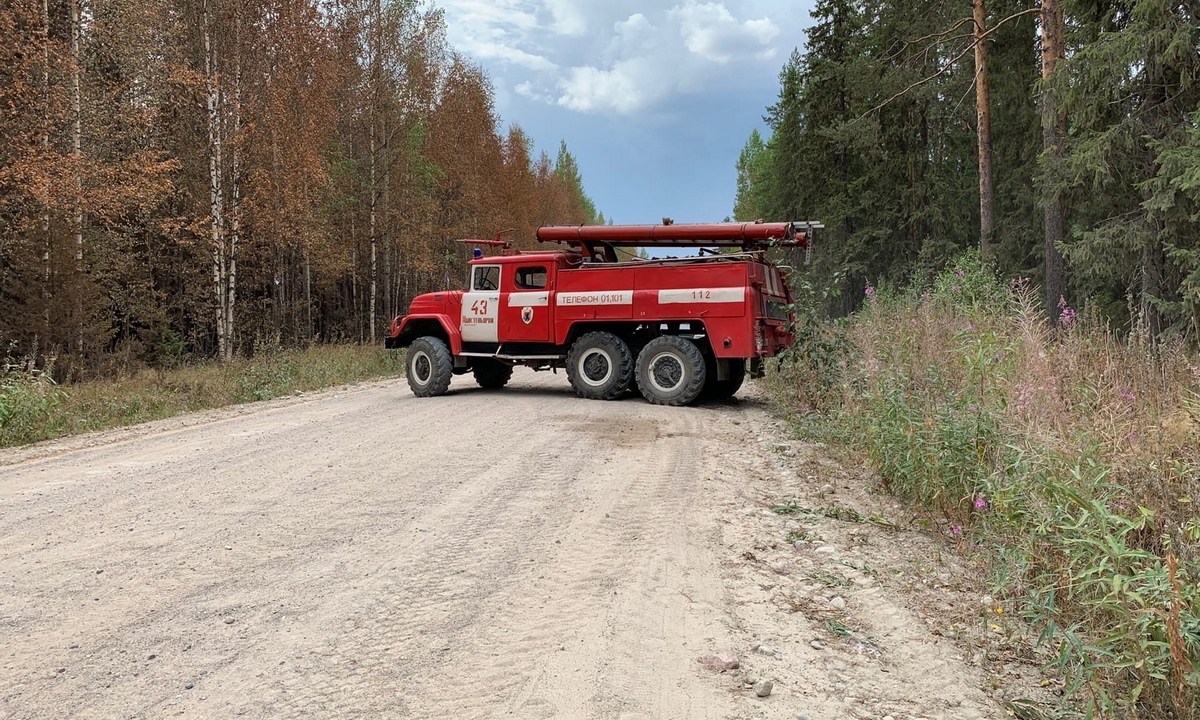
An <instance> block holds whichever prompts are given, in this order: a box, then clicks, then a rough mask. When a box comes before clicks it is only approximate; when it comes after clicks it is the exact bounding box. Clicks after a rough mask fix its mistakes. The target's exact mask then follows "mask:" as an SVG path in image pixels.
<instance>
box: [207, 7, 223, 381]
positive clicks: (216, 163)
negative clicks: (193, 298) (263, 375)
mask: <svg viewBox="0 0 1200 720" xmlns="http://www.w3.org/2000/svg"><path fill="white" fill-rule="evenodd" d="M215 64H216V63H215V60H214V57H213V47H212V27H211V17H210V6H209V2H208V0H205V2H204V77H205V82H206V84H207V90H208V178H209V186H208V188H209V215H210V217H211V225H210V228H211V233H212V237H211V242H212V258H213V295H214V296H215V299H216V302H217V357H219V358H220V359H221V360H222V361H225V360H226V359H227V356H226V352H227V348H226V345H227V341H228V333H227V329H226V324H225V323H226V308H227V303H226V298H225V282H224V281H225V277H226V275H227V272H228V271H227V269H226V267H225V242H224V238H223V237H222V230H223V227H224V213H225V207H224V205H225V198H224V193H223V190H222V188H221V125H220V123H221V117H220V101H221V98H220V88H219V87H218V85H217V76H216V70H215V67H214V66H215Z"/></svg>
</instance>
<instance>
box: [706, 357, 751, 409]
mask: <svg viewBox="0 0 1200 720" xmlns="http://www.w3.org/2000/svg"><path fill="white" fill-rule="evenodd" d="M708 373H709V375H708V382H706V383H705V385H704V392H702V393H701V394H700V397H701V399H704V400H711V401H713V402H721V401H722V400H728V399H729V398H731V397H733V395H734V393H736V392H737V391H738V390H739V389H740V388H741V387H742V383H743V382H744V381H745V380H746V361H745V360H743V359H741V358H731V359H730V360H729V377H728V378H727V379H725V380H718V379H717V371H716V366H715V364H714V366H713V367H712V368H711V369H709V370H708Z"/></svg>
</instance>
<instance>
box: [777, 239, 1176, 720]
mask: <svg viewBox="0 0 1200 720" xmlns="http://www.w3.org/2000/svg"><path fill="white" fill-rule="evenodd" d="M1039 294H1040V293H1038V292H1037V290H1036V289H1035V288H1034V287H1032V285H1031V284H1030V283H1029V282H1027V281H1020V280H1018V281H1016V282H1014V283H1012V284H1007V285H1006V284H1004V283H1003V282H1002V281H1000V280H999V279H998V278H997V276H996V275H995V274H994V273H993V272H992V271H990V270H989V269H988V268H987V267H986V266H985V265H984V264H983V263H981V262H980V261H979V258H978V254H968V255H967V256H965V257H964V258H962V259H960V260H959V261H957V262H956V263H954V264H952V265H950V266H949V267H948V269H946V270H945V271H944V272H942V273H941V274H940V275H938V276H937V277H936V279H935V280H934V281H933V282H932V283H930V284H928V285H925V286H918V287H912V288H908V289H904V290H894V291H887V290H883V289H879V288H875V287H871V286H868V287H867V288H866V290H865V293H864V295H865V297H864V300H865V302H864V303H863V305H862V308H861V310H860V311H859V312H857V313H856V314H854V315H853V316H851V317H849V318H847V319H845V320H843V321H839V322H836V323H831V322H826V321H822V320H821V319H819V317H818V314H817V313H818V311H817V310H816V308H817V307H819V306H822V305H826V304H827V303H828V302H829V300H830V298H828V297H821V295H822V293H819V292H816V291H810V297H809V298H807V301H806V300H801V302H799V303H798V305H797V307H798V310H800V309H801V308H804V307H809V308H813V309H812V310H811V311H810V312H811V314H810V315H809V316H808V317H806V318H803V319H802V320H801V322H800V323H799V325H800V327H799V333H798V345H797V348H796V349H795V351H794V352H793V354H792V355H791V357H790V359H789V361H786V362H784V363H783V364H781V366H780V367H779V368H778V370H777V371H776V372H775V373H774V374H773V375H772V377H771V382H772V383H773V390H774V396H775V397H776V398H777V399H778V401H779V402H780V403H781V404H782V406H783V408H784V409H785V411H786V412H787V413H788V414H789V416H790V417H791V418H792V420H793V422H794V424H795V427H796V428H797V431H798V432H800V433H802V434H806V435H809V436H811V437H814V438H820V439H822V440H826V441H830V439H831V438H832V439H833V441H835V442H838V443H840V444H841V445H843V446H844V447H845V448H846V449H847V450H848V451H849V452H852V453H854V454H856V455H859V456H861V457H863V458H865V460H866V461H867V462H868V463H869V465H870V467H871V468H872V469H873V470H874V471H875V472H876V473H877V475H878V478H879V483H880V486H881V488H882V489H883V490H884V491H886V492H888V493H891V494H893V495H895V496H897V497H899V498H901V499H903V500H905V501H907V502H908V503H909V505H910V507H911V508H912V509H913V512H914V513H915V514H916V515H917V516H918V517H919V518H920V521H921V522H923V523H926V524H927V525H928V527H929V529H930V530H931V531H934V532H937V533H941V534H944V536H945V537H946V538H947V541H948V542H949V543H951V544H952V545H954V546H956V547H957V549H958V550H959V551H960V552H961V553H962V554H963V555H964V556H965V557H967V558H968V559H970V560H973V561H974V563H975V564H976V566H977V567H978V568H980V569H981V570H982V571H984V572H986V574H987V576H988V580H989V582H990V585H991V586H992V590H991V592H992V593H993V594H994V595H995V598H996V600H997V604H996V606H995V609H994V610H993V612H995V613H996V617H995V620H996V622H997V624H1003V625H1006V626H1007V625H1009V623H1010V622H1012V618H1014V617H1015V618H1020V620H1022V621H1023V622H1022V623H1019V624H1013V625H1012V627H1013V628H1014V629H1015V630H1017V631H1018V634H1020V631H1022V630H1024V631H1027V634H1026V635H1022V636H1021V639H1020V642H1021V643H1022V644H1024V645H1025V646H1026V650H1027V652H1028V653H1029V654H1030V656H1031V657H1035V658H1037V659H1039V660H1040V661H1041V662H1042V663H1043V664H1044V666H1045V671H1046V674H1047V682H1048V683H1049V684H1051V685H1052V686H1059V687H1061V691H1062V697H1063V702H1062V705H1061V706H1060V707H1058V708H1045V707H1041V708H1035V707H1033V706H1029V707H1026V708H1023V709H1019V710H1020V712H1018V715H1019V716H1022V717H1030V718H1034V717H1062V718H1065V717H1076V716H1079V714H1080V713H1082V714H1086V715H1087V716H1089V717H1090V716H1097V717H1143V718H1147V717H1154V718H1191V717H1194V716H1196V711H1197V710H1198V709H1200V690H1198V688H1200V673H1198V671H1197V665H1196V663H1197V660H1200V586H1198V585H1197V580H1198V579H1200V508H1198V507H1197V503H1198V502H1200V358H1197V357H1196V356H1195V355H1193V354H1191V353H1190V352H1188V350H1187V348H1186V347H1185V346H1183V345H1182V344H1180V343H1174V342H1171V341H1169V340H1161V339H1160V340H1152V339H1151V337H1150V333H1149V331H1148V329H1147V328H1146V327H1145V324H1144V322H1135V323H1134V325H1133V330H1132V331H1131V332H1124V333H1117V332H1114V331H1113V330H1112V329H1111V328H1110V327H1109V326H1108V325H1107V324H1106V323H1105V322H1104V321H1102V320H1101V319H1099V317H1098V316H1097V315H1096V314H1094V313H1092V312H1088V311H1076V309H1074V308H1071V307H1068V306H1067V305H1065V304H1064V305H1063V306H1062V307H1061V308H1057V310H1058V318H1059V319H1058V320H1057V322H1055V323H1054V324H1053V325H1049V324H1047V321H1046V309H1045V308H1044V307H1042V306H1040V304H1039V301H1038V299H1037V298H1038V295H1039ZM1131 313H1132V314H1133V315H1134V317H1135V319H1136V318H1137V309H1136V306H1135V307H1133V308H1131Z"/></svg>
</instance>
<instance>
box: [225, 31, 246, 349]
mask: <svg viewBox="0 0 1200 720" xmlns="http://www.w3.org/2000/svg"><path fill="white" fill-rule="evenodd" d="M235 22H236V23H237V25H236V28H237V29H236V43H237V50H236V56H235V57H236V60H235V62H236V63H237V64H236V67H235V69H234V74H233V82H234V90H233V147H232V154H233V157H232V160H231V168H230V182H231V183H232V184H233V187H232V193H233V198H232V207H231V208H230V214H229V230H230V232H229V277H228V279H227V285H228V289H227V290H226V295H225V357H224V359H225V360H226V361H228V360H232V359H233V341H234V324H233V308H234V305H235V303H236V302H237V246H238V241H239V240H241V234H242V177H241V171H242V153H241V130H242V15H241V12H240V8H239V12H238V14H237V19H236V21H235Z"/></svg>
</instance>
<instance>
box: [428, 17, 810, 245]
mask: <svg viewBox="0 0 1200 720" xmlns="http://www.w3.org/2000/svg"><path fill="white" fill-rule="evenodd" d="M437 2H438V4H439V5H440V6H441V7H443V8H444V9H445V11H446V21H447V24H448V26H449V39H450V42H451V44H452V45H453V46H454V47H455V48H456V49H457V50H459V51H460V52H462V53H464V54H465V55H467V56H469V57H470V58H472V59H473V60H474V61H475V62H477V63H478V64H480V65H481V66H482V67H483V68H484V69H485V70H487V72H488V74H489V75H490V76H491V78H492V81H493V83H494V84H495V87H496V109H497V112H498V113H499V114H500V116H501V120H502V122H503V124H504V125H505V126H507V125H509V124H512V123H515V124H518V125H520V126H521V127H522V128H524V130H525V131H526V132H527V133H528V134H529V135H530V137H532V138H533V141H534V143H535V145H536V149H537V150H539V151H540V150H546V151H547V152H549V153H550V155H551V157H553V155H554V154H555V153H556V152H557V150H558V143H559V140H566V141H567V146H568V147H569V148H570V150H571V152H572V153H573V154H574V155H575V157H576V159H577V160H578V161H579V166H580V170H581V172H582V175H583V181H584V186H585V188H586V189H587V192H588V194H589V195H591V197H592V199H593V200H595V202H596V205H597V207H598V208H599V209H600V210H601V211H603V212H604V214H605V216H606V217H610V218H612V219H613V220H614V221H615V222H618V223H656V222H659V220H660V219H661V218H662V217H663V216H669V217H671V218H673V219H674V220H676V221H677V222H715V221H720V220H721V219H723V218H724V217H725V216H726V215H728V214H730V212H731V211H732V207H733V198H734V190H735V171H734V164H735V163H736V162H737V156H738V153H739V152H740V151H741V148H742V146H743V145H744V144H745V142H746V138H747V137H748V136H749V135H750V131H751V130H752V129H753V128H755V127H758V128H760V129H763V127H764V126H763V123H762V116H763V113H764V112H765V110H766V107H767V106H768V105H769V104H771V103H772V102H774V100H775V96H776V94H777V92H778V88H779V86H778V74H779V70H780V68H781V67H782V66H783V63H784V62H785V61H786V60H787V56H788V54H789V53H790V52H791V51H792V48H795V47H803V45H804V31H805V29H806V28H807V27H808V26H809V24H810V20H809V12H810V10H811V7H812V2H811V0H802V1H799V2H788V1H787V0H723V1H721V2H697V1H696V0H653V1H651V2H633V1H630V0H437ZM769 219H785V218H769ZM787 219H791V218H787Z"/></svg>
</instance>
